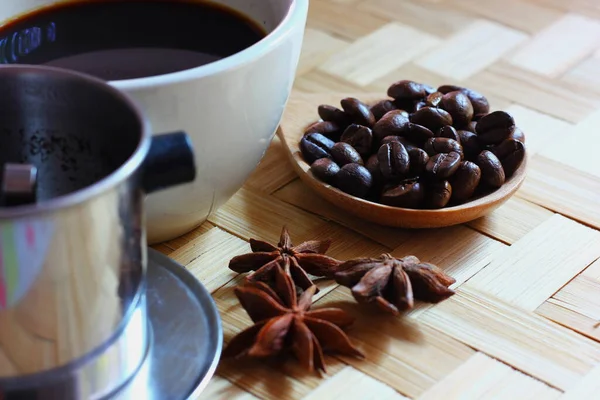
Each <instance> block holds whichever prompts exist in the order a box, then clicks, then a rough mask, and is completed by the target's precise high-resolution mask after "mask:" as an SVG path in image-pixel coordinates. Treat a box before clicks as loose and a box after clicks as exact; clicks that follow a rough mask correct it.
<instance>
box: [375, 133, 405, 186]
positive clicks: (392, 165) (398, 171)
mask: <svg viewBox="0 0 600 400" xmlns="http://www.w3.org/2000/svg"><path fill="white" fill-rule="evenodd" d="M377 158H378V159H379V169H380V170H381V174H382V175H383V177H384V178H385V179H387V180H395V179H400V178H402V177H403V176H405V175H406V174H407V173H408V169H409V167H410V158H409V157H408V152H407V151H406V148H405V147H404V145H403V144H402V143H400V142H390V143H386V144H384V145H382V146H381V147H380V148H379V150H378V151H377Z"/></svg>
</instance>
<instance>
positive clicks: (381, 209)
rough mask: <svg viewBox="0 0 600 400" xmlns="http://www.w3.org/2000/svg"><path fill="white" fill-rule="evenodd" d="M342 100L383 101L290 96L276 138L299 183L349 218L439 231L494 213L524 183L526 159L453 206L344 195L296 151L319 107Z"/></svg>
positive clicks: (373, 97) (378, 96)
mask: <svg viewBox="0 0 600 400" xmlns="http://www.w3.org/2000/svg"><path fill="white" fill-rule="evenodd" d="M345 97H356V98H358V99H360V100H361V101H363V102H365V103H367V104H374V103H375V102H377V101H379V100H381V99H383V98H386V97H385V96H382V95H381V94H347V93H334V94H331V93H326V94H305V93H294V94H293V95H292V96H291V97H290V100H289V101H288V104H287V107H286V110H285V113H284V116H283V119H282V121H281V124H280V129H279V131H278V135H279V137H280V139H281V141H282V142H283V144H284V148H285V149H286V152H287V155H288V157H289V159H290V161H291V163H292V166H293V168H294V170H295V171H296V173H297V174H298V175H299V177H300V179H301V180H302V181H303V182H304V183H305V184H306V185H308V186H309V187H310V188H311V189H312V190H314V191H315V192H317V193H318V194H319V195H320V196H321V197H323V198H324V199H326V200H327V201H329V202H331V203H332V204H334V205H336V206H337V207H339V208H341V209H343V210H345V211H347V212H349V213H350V214H353V215H355V216H357V217H359V218H362V219H364V220H367V221H371V222H374V223H377V224H380V225H386V226H392V227H400V228H440V227H445V226H451V225H457V224H462V223H465V222H469V221H472V220H474V219H477V218H480V217H483V216H485V215H487V214H489V213H490V212H492V211H494V210H495V209H497V208H498V207H500V206H501V205H502V204H504V203H505V202H506V201H507V200H508V199H509V198H510V197H511V196H512V195H514V194H515V192H516V191H517V190H518V189H519V188H520V187H521V185H522V184H523V181H524V180H525V175H526V173H525V171H526V168H527V158H528V157H527V156H526V157H525V160H524V161H523V163H522V164H521V166H520V167H519V169H518V170H517V171H515V173H514V174H513V175H512V176H511V177H510V178H509V179H507V180H506V182H505V183H504V185H502V186H501V187H500V188H498V189H497V190H495V191H494V192H492V193H490V194H487V195H485V196H482V197H479V198H476V197H475V198H473V199H472V200H470V201H469V202H467V203H464V204H460V205H457V206H451V207H446V208H442V209H436V210H418V209H409V208H400V207H391V206H386V205H383V204H379V203H374V202H372V201H368V200H364V199H361V198H358V197H354V196H352V195H349V194H346V193H344V192H342V191H341V190H339V189H337V188H336V187H334V186H332V185H329V184H327V183H324V182H323V181H321V180H319V179H318V178H316V177H315V176H313V174H312V173H311V171H310V165H309V164H308V163H307V162H306V161H304V158H303V157H302V153H301V152H300V147H299V144H300V139H301V138H302V135H303V134H304V130H305V128H306V127H307V126H308V125H310V124H311V123H313V122H315V121H317V120H318V119H319V116H318V114H317V107H318V106H319V105H320V104H330V105H334V106H338V107H339V102H340V100H341V99H343V98H345Z"/></svg>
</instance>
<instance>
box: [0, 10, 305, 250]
mask: <svg viewBox="0 0 600 400" xmlns="http://www.w3.org/2000/svg"><path fill="white" fill-rule="evenodd" d="M74 1H77V0H74ZM58 2H64V0H63V1H57V0H2V1H0V21H6V20H9V19H12V18H14V17H16V16H19V15H22V14H23V13H26V12H29V11H32V10H35V9H38V8H40V7H45V6H48V5H51V4H54V3H58ZM213 2H215V3H220V4H223V5H226V6H228V7H230V8H233V9H235V10H237V11H240V12H242V13H243V14H245V15H246V16H248V17H250V18H252V19H253V20H255V21H256V22H258V23H259V24H260V25H261V26H263V27H264V28H265V30H266V31H267V32H268V35H267V36H266V37H265V38H264V39H263V40H261V41H260V42H258V43H256V44H254V45H253V46H251V47H249V48H247V49H245V50H243V51H241V52H239V53H237V54H234V55H232V56H230V57H227V58H224V59H222V60H219V61H217V62H214V63H211V64H207V65H203V66H200V67H198V68H194V69H189V70H185V71H181V72H177V73H172V74H166V75H160V76H155V77H147V78H141V79H131V80H121V81H112V82H110V84H111V85H113V86H115V87H117V88H118V89H120V90H123V91H124V92H126V93H128V94H129V95H131V96H132V97H133V98H134V100H135V101H137V102H138V104H139V105H140V106H141V107H142V109H143V110H144V112H145V113H146V115H147V117H148V118H149V120H150V124H151V126H152V129H153V131H154V132H155V133H164V132H171V131H179V130H181V131H184V132H186V133H187V134H188V135H189V136H190V137H191V140H192V143H193V146H194V151H195V155H196V165H197V168H198V173H197V178H196V181H195V182H194V183H190V184H186V185H182V186H178V187H175V188H170V189H167V190H164V191H161V192H157V193H153V194H151V195H149V196H148V198H147V200H146V217H147V220H146V224H147V235H148V242H149V243H150V244H153V243H157V242H161V241H165V240H169V239H173V238H175V237H178V236H180V235H182V234H184V233H186V232H189V231H191V230H192V229H194V228H195V227H197V226H199V225H200V224H202V223H203V222H204V221H205V220H206V219H207V218H208V216H209V215H210V214H211V213H213V212H214V211H216V210H217V209H218V208H219V207H220V206H221V205H223V204H224V203H225V202H226V201H227V200H228V199H229V198H231V196H232V195H233V194H234V193H235V192H236V191H237V190H239V189H240V187H241V186H242V185H243V184H244V182H245V181H246V179H247V178H248V176H249V175H250V174H251V173H252V172H253V170H254V169H255V168H256V166H257V165H258V163H259V162H260V160H261V159H262V157H263V155H264V153H265V151H266V149H267V147H268V146H269V144H270V143H271V140H272V138H273V136H274V134H275V131H276V129H277V126H278V124H279V122H280V120H281V117H282V114H283V110H284V108H285V106H286V103H287V100H288V97H289V94H290V92H291V89H292V85H293V81H294V77H295V73H296V68H297V65H298V59H299V57H300V52H301V47H302V41H303V38H304V29H305V24H306V17H307V13H308V3H309V0H213Z"/></svg>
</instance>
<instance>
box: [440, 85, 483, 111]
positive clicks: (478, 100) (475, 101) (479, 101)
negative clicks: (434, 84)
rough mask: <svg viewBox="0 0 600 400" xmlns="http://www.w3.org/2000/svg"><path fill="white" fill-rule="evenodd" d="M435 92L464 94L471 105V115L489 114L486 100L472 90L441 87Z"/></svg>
mask: <svg viewBox="0 0 600 400" xmlns="http://www.w3.org/2000/svg"><path fill="white" fill-rule="evenodd" d="M437 90H438V92H442V93H444V94H446V93H450V92H455V91H457V90H459V91H461V92H463V93H464V94H466V95H467V97H468V98H469V100H470V101H471V105H472V106H473V115H478V114H487V113H489V112H490V103H489V102H488V99H486V98H485V96H483V95H482V94H480V93H477V92H476V91H474V90H471V89H467V88H464V87H460V86H454V85H443V86H440V87H439V88H438V89H437Z"/></svg>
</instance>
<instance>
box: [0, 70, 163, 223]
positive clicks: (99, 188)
mask: <svg viewBox="0 0 600 400" xmlns="http://www.w3.org/2000/svg"><path fill="white" fill-rule="evenodd" d="M3 73H6V74H9V75H10V74H23V73H37V74H44V75H51V76H59V77H63V78H67V79H71V80H79V81H82V82H85V83H87V84H88V85H90V86H93V87H95V88H96V89H98V90H102V91H104V92H107V93H109V94H110V95H111V96H113V97H114V99H115V100H116V101H120V102H121V103H122V104H123V105H125V107H127V108H128V109H129V110H130V111H131V112H132V113H133V114H134V116H135V117H136V119H137V120H138V121H139V124H140V139H139V142H138V144H137V146H136V147H135V149H134V150H133V152H132V153H131V155H130V156H129V157H128V158H127V159H126V160H125V161H124V162H123V163H122V164H121V165H120V166H119V167H118V168H116V169H115V170H113V171H112V172H110V173H109V174H108V175H106V176H105V177H103V178H101V179H99V180H97V181H96V182H94V183H93V184H91V185H89V186H86V187H84V188H80V189H78V190H75V191H72V192H70V193H67V194H65V195H64V196H59V197H55V198H52V199H49V200H47V201H43V202H39V203H38V202H36V203H33V204H24V205H19V206H14V207H9V208H5V209H2V208H0V220H6V219H14V218H22V217H27V216H32V215H38V214H43V213H47V212H52V211H56V210H59V209H66V208H70V207H73V206H76V205H79V204H82V203H84V202H86V201H89V200H90V199H93V198H95V197H97V196H99V195H101V194H103V193H105V192H107V191H108V190H110V189H112V188H114V187H116V186H118V185H119V184H120V183H122V182H124V181H125V180H126V179H127V178H129V177H130V176H131V175H133V174H134V173H135V172H136V171H137V170H139V169H140V168H141V167H142V165H143V163H144V160H145V159H146V156H147V154H148V152H149V151H150V146H151V140H152V134H151V132H152V130H151V126H150V122H149V121H148V119H147V118H146V117H145V114H144V113H143V112H142V109H141V108H140V107H139V105H138V104H137V103H136V102H135V101H134V100H133V99H132V98H131V97H130V96H129V95H127V94H126V93H123V92H122V91H121V90H118V89H117V88H114V87H112V86H111V85H109V84H108V83H107V82H106V81H103V80H101V79H99V78H96V77H94V76H91V75H88V74H84V73H81V72H76V71H71V70H66V69H62V68H57V67H50V66H45V65H19V64H13V65H10V64H6V65H1V66H0V74H3Z"/></svg>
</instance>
